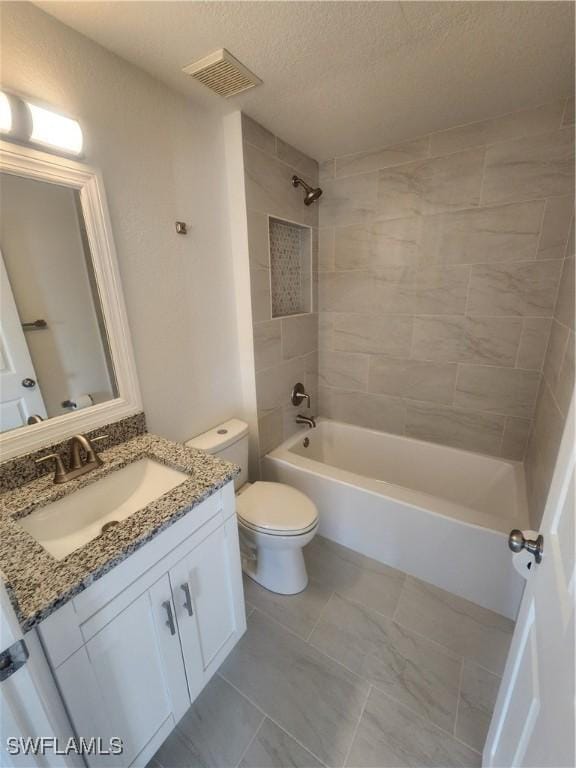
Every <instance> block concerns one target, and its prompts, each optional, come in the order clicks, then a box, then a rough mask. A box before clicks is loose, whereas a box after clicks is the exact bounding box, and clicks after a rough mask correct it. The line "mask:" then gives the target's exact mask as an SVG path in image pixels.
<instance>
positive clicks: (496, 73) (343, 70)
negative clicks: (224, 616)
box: [36, 0, 574, 160]
mask: <svg viewBox="0 0 576 768" xmlns="http://www.w3.org/2000/svg"><path fill="white" fill-rule="evenodd" d="M36 5H38V6H39V7H41V8H42V9H43V10H44V11H46V12H47V13H49V14H51V15H52V16H54V17H56V18H58V19H60V20H61V21H63V22H64V23H65V24H67V25H69V26H70V27H73V28H74V29H76V30H78V31H79V32H81V33H83V34H84V35H86V36H87V37H90V38H91V39H93V40H95V41H97V42H98V43H100V44H101V45H103V46H105V47H106V48H108V49H109V50H111V51H114V52H115V53H117V54H118V55H119V56H122V57H123V58H125V59H127V60H128V61H130V62H132V63H133V64H136V65H137V66H139V67H141V68H142V69H144V70H146V71H147V72H149V73H150V74H152V75H154V76H155V77H156V78H158V79H159V80H162V81H163V82H165V83H166V84H167V85H169V86H170V87H172V88H175V89H177V90H178V91H180V92H181V93H183V94H186V95H187V96H188V97H189V98H190V99H191V100H192V101H193V102H194V103H196V104H198V105H201V106H203V107H207V108H209V109H214V110H219V111H223V112H225V111H230V110H233V109H242V110H244V111H245V112H246V113H247V114H249V115H250V116H251V117H253V118H255V119H256V120H258V121H259V122H261V123H262V124H263V125H265V126H266V127H267V128H269V129H270V130H271V131H273V132H275V133H277V134H279V135H281V136H282V137H283V138H284V139H286V140H287V141H289V142H291V143H292V144H294V145H295V146H297V147H298V148H300V149H302V150H304V151H305V152H308V153H309V154H310V155H312V156H313V157H316V158H317V159H320V160H322V159H325V158H328V157H332V156H334V155H337V154H338V155H341V154H346V153H349V152H356V151H359V150H364V149H369V148H371V147H377V146H383V145H386V144H392V143H394V142H397V141H400V140H403V139H408V138H412V137H415V136H418V135H421V134H423V133H428V132H429V131H434V130H438V129H443V128H448V127H451V126H453V125H457V124H460V123H466V122H471V121H474V120H478V119H483V118H485V117H490V116H494V115H497V114H502V113H504V112H510V111H514V110H516V109H522V108H524V107H529V106H535V105H537V104H540V103H542V102H544V101H549V100H551V99H555V98H557V97H561V96H565V95H567V94H568V93H570V92H571V91H572V89H573V82H572V77H573V71H574V60H573V56H574V4H573V3H572V2H510V1H509V0H506V1H504V2H465V1H460V2H393V1H392V0H390V1H389V2H336V3H334V2H270V1H268V2H38V3H36ZM222 47H224V48H228V49H229V50H230V51H231V53H233V54H234V55H235V56H237V57H238V58H239V59H240V60H241V61H242V62H243V63H244V64H246V66H248V67H249V68H250V69H251V70H253V71H254V72H255V73H256V74H257V75H258V76H259V77H261V78H262V79H263V80H264V84H263V85H262V86H260V87H258V88H255V89H253V90H252V91H248V92H246V93H245V94H242V95H239V96H237V97H234V98H233V99H231V100H229V101H223V100H222V99H221V98H220V97H218V96H216V95H213V94H212V93H211V92H209V91H206V90H205V89H204V88H203V87H202V86H201V85H199V84H197V83H195V82H194V81H192V80H191V79H190V78H189V77H187V76H186V75H184V74H183V73H182V72H181V69H182V67H183V66H185V65H186V64H189V63H191V62H192V61H194V60H195V59H198V58H201V57H203V56H205V55H206V54H208V53H210V52H211V51H213V50H214V49H216V48H222Z"/></svg>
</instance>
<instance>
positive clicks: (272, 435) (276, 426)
mask: <svg viewBox="0 0 576 768" xmlns="http://www.w3.org/2000/svg"><path fill="white" fill-rule="evenodd" d="M282 429H283V414H282V409H281V408H276V410H274V411H270V412H269V413H267V414H266V415H265V416H260V418H259V419H258V437H259V441H260V456H264V455H265V454H267V453H269V452H270V451H272V450H274V448H276V446H277V445H279V444H280V443H281V442H282V440H283V432H282Z"/></svg>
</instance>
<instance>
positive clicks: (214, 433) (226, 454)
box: [186, 419, 248, 490]
mask: <svg viewBox="0 0 576 768" xmlns="http://www.w3.org/2000/svg"><path fill="white" fill-rule="evenodd" d="M186 445H187V446H189V447H190V448H199V449H200V450H202V451H207V453H212V454H214V456H218V457H219V458H221V459H224V460H225V461H231V462H232V463H233V464H238V466H239V467H240V469H241V472H240V474H239V475H238V477H237V478H235V480H234V487H235V488H236V490H238V488H241V487H242V486H243V485H244V483H246V482H247V481H248V424H246V422H245V421H241V420H240V419H230V421H225V422H224V423H223V424H218V426H216V427H213V428H212V429H209V430H208V432H203V433H202V434H201V435H196V437H193V438H192V440H187V441H186Z"/></svg>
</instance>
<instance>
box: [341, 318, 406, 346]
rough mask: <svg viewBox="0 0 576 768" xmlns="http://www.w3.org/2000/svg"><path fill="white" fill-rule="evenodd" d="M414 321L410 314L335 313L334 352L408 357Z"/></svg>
mask: <svg viewBox="0 0 576 768" xmlns="http://www.w3.org/2000/svg"><path fill="white" fill-rule="evenodd" d="M411 341H412V318H411V317H410V316H407V315H398V316H395V315H389V316H381V315H360V314H336V315H335V318H334V349H336V350H339V351H341V352H364V353H366V354H372V355H390V356H392V357H408V356H409V355H410V344H411Z"/></svg>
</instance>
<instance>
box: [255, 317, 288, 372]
mask: <svg viewBox="0 0 576 768" xmlns="http://www.w3.org/2000/svg"><path fill="white" fill-rule="evenodd" d="M281 359H282V345H281V341H280V320H268V321H267V322H264V323H256V324H255V325H254V365H255V367H256V370H257V371H260V370H262V368H269V367H270V366H272V365H275V364H276V363H279V362H280V360H281Z"/></svg>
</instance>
